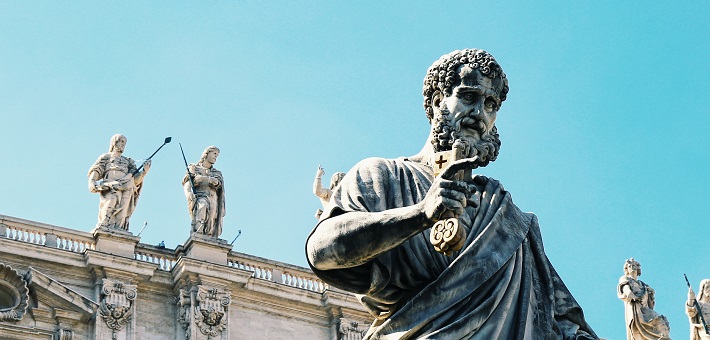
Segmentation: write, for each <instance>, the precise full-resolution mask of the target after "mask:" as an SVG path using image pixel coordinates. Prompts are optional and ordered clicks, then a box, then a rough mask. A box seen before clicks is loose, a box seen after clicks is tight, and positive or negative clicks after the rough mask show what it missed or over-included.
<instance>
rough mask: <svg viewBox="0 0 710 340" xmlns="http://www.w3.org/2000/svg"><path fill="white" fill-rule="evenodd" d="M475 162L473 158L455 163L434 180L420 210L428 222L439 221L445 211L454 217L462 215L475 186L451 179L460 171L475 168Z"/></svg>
mask: <svg viewBox="0 0 710 340" xmlns="http://www.w3.org/2000/svg"><path fill="white" fill-rule="evenodd" d="M476 162H477V161H476V159H474V158H466V159H461V160H458V161H455V162H453V163H451V165H449V167H447V168H446V169H445V170H444V171H443V172H442V173H441V175H440V176H438V177H436V178H435V179H434V182H433V183H432V184H431V187H430V188H429V191H428V192H427V194H426V196H425V197H424V200H423V201H422V209H423V211H424V214H425V216H426V218H427V219H428V220H429V221H431V222H432V223H434V222H436V221H438V220H440V219H441V217H442V214H444V212H446V211H451V212H453V213H454V215H456V216H460V215H462V214H463V213H464V208H466V202H467V200H468V199H469V197H470V196H471V194H473V193H474V192H475V191H476V186H475V185H474V184H471V183H467V182H464V181H457V180H453V178H454V175H456V173H457V172H459V171H461V170H465V169H473V168H475V167H476Z"/></svg>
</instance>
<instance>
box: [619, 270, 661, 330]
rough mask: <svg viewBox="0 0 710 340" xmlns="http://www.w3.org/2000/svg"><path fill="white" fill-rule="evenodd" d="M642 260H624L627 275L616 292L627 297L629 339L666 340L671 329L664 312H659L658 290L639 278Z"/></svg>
mask: <svg viewBox="0 0 710 340" xmlns="http://www.w3.org/2000/svg"><path fill="white" fill-rule="evenodd" d="M639 276H641V264H640V263H638V261H636V260H634V258H633V257H632V258H630V259H628V260H626V262H625V263H624V275H623V276H622V277H621V278H620V279H619V285H618V286H617V290H616V293H617V295H618V296H619V299H621V300H622V301H624V309H625V312H626V339H627V340H646V339H649V340H650V339H653V340H667V339H670V333H671V329H670V326H669V324H668V320H667V319H666V317H665V316H663V315H660V314H658V313H656V311H655V310H653V308H654V307H655V305H656V297H655V293H656V292H655V291H654V290H653V288H651V287H650V286H649V285H647V284H646V283H644V282H643V281H641V280H639V279H638V277H639Z"/></svg>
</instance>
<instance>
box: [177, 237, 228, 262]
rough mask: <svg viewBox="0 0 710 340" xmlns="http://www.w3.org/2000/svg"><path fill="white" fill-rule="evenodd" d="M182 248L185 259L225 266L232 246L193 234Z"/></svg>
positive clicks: (223, 241)
mask: <svg viewBox="0 0 710 340" xmlns="http://www.w3.org/2000/svg"><path fill="white" fill-rule="evenodd" d="M182 248H183V249H182V251H183V254H184V255H183V256H185V257H188V258H191V259H195V260H199V261H206V262H210V263H216V264H220V265H224V266H226V265H227V255H228V254H229V252H230V251H231V250H232V245H230V244H229V243H227V241H225V240H222V239H216V238H213V237H210V236H205V235H202V234H197V233H193V234H192V235H190V238H188V239H187V241H186V242H185V244H184V245H183V246H182Z"/></svg>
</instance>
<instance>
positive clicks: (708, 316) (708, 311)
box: [683, 274, 710, 340]
mask: <svg viewBox="0 0 710 340" xmlns="http://www.w3.org/2000/svg"><path fill="white" fill-rule="evenodd" d="M683 275H684V276H685V274H683ZM685 283H686V284H688V301H686V303H685V313H686V314H687V315H688V321H690V340H710V327H709V326H708V324H707V323H708V321H709V320H710V279H705V280H702V281H700V290H699V291H698V296H697V299H696V297H695V292H694V291H693V287H691V286H690V282H689V281H688V277H687V276H686V277H685Z"/></svg>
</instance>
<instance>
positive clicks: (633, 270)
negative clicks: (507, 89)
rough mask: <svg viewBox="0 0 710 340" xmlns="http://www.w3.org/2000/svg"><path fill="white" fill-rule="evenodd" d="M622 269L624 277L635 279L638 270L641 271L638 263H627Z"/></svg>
mask: <svg viewBox="0 0 710 340" xmlns="http://www.w3.org/2000/svg"><path fill="white" fill-rule="evenodd" d="M624 269H625V270H624V271H625V272H626V276H629V277H633V278H637V277H638V274H639V270H640V269H641V265H640V264H639V263H638V262H636V261H633V262H631V263H627V264H626V265H625V266H624Z"/></svg>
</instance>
